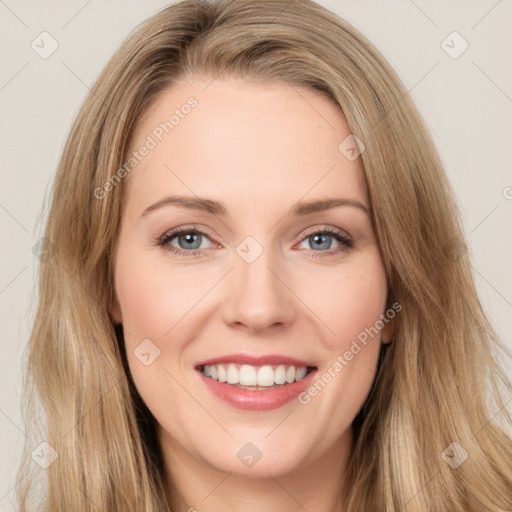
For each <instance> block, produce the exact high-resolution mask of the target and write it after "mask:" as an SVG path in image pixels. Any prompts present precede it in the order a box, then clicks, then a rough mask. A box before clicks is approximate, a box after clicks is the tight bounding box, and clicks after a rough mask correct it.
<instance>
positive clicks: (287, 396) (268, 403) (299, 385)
mask: <svg viewBox="0 0 512 512" xmlns="http://www.w3.org/2000/svg"><path fill="white" fill-rule="evenodd" d="M197 371H198V372H199V374H200V375H201V377H202V379H203V382H204V383H205V385H206V387H207V388H208V389H209V390H210V391H211V392H212V393H213V394H214V395H215V396H217V397H218V398H220V399H221V400H224V402H227V403H228V404H230V405H232V406H233V407H236V408H237V409H244V410H249V411H270V410H272V409H277V408H279V407H282V406H283V405H285V404H286V403H288V402H290V401H291V400H293V399H294V398H296V397H297V396H298V395H299V394H300V393H302V392H303V391H304V390H305V389H306V388H307V387H308V386H310V384H311V380H312V379H313V375H314V374H315V373H316V369H315V370H312V371H310V372H309V373H308V374H307V375H306V376H305V377H304V378H303V379H301V380H299V381H298V382H293V383H291V384H283V385H282V386H279V387H276V388H273V389H269V390H267V391H258V390H251V389H241V388H237V387H236V386H234V385H232V384H227V383H226V382H219V381H217V380H213V379H211V378H210V377H207V376H206V375H205V374H204V373H203V372H202V371H201V370H197Z"/></svg>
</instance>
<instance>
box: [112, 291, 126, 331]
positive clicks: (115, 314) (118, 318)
mask: <svg viewBox="0 0 512 512" xmlns="http://www.w3.org/2000/svg"><path fill="white" fill-rule="evenodd" d="M110 314H111V316H112V318H113V319H114V322H115V323H116V324H121V323H122V322H123V315H122V313H121V306H120V305H119V301H118V300H117V297H116V296H115V295H114V298H113V299H112V304H111V306H110Z"/></svg>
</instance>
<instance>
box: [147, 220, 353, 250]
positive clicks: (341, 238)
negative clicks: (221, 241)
mask: <svg viewBox="0 0 512 512" xmlns="http://www.w3.org/2000/svg"><path fill="white" fill-rule="evenodd" d="M185 234H197V235H201V236H206V237H208V238H209V236H208V234H207V233H205V232H203V231H201V230H199V229H197V228H196V227H192V228H177V229H175V230H171V231H168V232H167V233H164V235H162V236H161V237H160V238H159V239H157V240H156V244H155V245H158V246H160V247H162V248H163V249H165V250H166V251H168V252H171V253H174V254H177V255H179V256H188V257H190V256H200V255H201V254H202V251H204V249H193V250H191V251H185V250H183V249H178V248H176V247H173V246H172V245H169V242H170V241H171V240H172V239H173V238H176V237H178V236H180V235H185ZM318 234H329V235H331V236H332V237H333V238H335V239H336V241H338V242H340V243H341V247H339V248H337V249H334V250H323V251H313V254H311V255H310V256H311V257H312V258H325V257H328V256H334V255H335V254H338V253H343V252H346V251H347V250H348V249H350V248H351V247H353V246H354V242H353V241H352V240H351V239H350V238H348V237H347V236H345V235H344V234H343V233H342V232H341V231H338V230H336V229H333V228H324V229H319V230H317V231H313V232H310V233H308V234H307V235H306V236H305V237H304V238H303V239H302V240H301V242H303V241H304V240H306V239H307V238H309V237H311V236H313V235H318ZM310 250H313V249H310Z"/></svg>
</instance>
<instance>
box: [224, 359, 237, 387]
mask: <svg viewBox="0 0 512 512" xmlns="http://www.w3.org/2000/svg"><path fill="white" fill-rule="evenodd" d="M238 376H239V371H238V368H237V367H236V366H235V365H234V364H233V363H230V364H228V380H227V381H226V382H227V383H228V384H238Z"/></svg>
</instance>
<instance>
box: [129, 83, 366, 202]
mask: <svg viewBox="0 0 512 512" xmlns="http://www.w3.org/2000/svg"><path fill="white" fill-rule="evenodd" d="M349 135H350V128H349V126H348V125H347V123H346V121H345V119H344V117H343V115H342V112H341V109H340V108H339V107H338V106H337V105H335V104H334V103H333V101H331V100H330V99H329V98H326V97H325V96H323V95H321V94H320V93H318V92H316V91H314V90H312V89H309V88H305V87H300V86H297V85H295V84H293V85H292V84H289V83H287V82H284V81H273V82H256V81H249V80H246V79H239V78H231V79H213V80H211V79H210V80H199V79H197V80H193V81H187V82H180V83H177V84H174V85H173V86H172V87H170V88H169V89H167V90H165V91H163V92H162V93H161V94H160V95H159V96H158V98H156V100H155V101H154V102H153V103H152V105H151V106H150V108H149V109H148V110H147V111H146V112H145V114H144V116H143V117H142V118H141V119H140V120H139V122H138V124H137V126H136V129H135V131H134V134H133V137H132V140H131V144H130V148H129V151H128V157H129V156H130V155H133V154H134V152H139V153H142V152H143V153H144V154H145V156H144V157H142V158H140V160H138V161H137V164H136V165H135V166H134V167H133V170H132V171H131V172H130V173H129V176H128V191H127V193H128V202H129V203H134V201H135V202H136V203H137V206H138V208H140V207H141V206H142V204H144V203H148V202H150V201H155V200H158V199H159V198H160V197H162V196H164V195H167V194H171V193H173V194H174V193H176V194H187V195H199V196H209V197H216V198H219V199H221V200H222V201H223V202H225V203H227V204H229V203H231V204H235V203H236V204H238V206H239V207H243V205H244V204H249V205H252V207H254V204H255V203H257V202H259V201H260V202H265V203H266V204H269V203H272V204H274V203H276V202H279V203H281V204H282V205H283V206H291V205H292V204H293V203H295V202H296V201H298V200H300V199H305V200H307V199H314V198H318V197H322V196H326V195H328V196H333V195H342V196H346V197H351V198H352V199H357V200H359V201H361V202H364V203H366V204H367V196H366V186H365V180H364V173H363V170H362V164H361V161H360V159H359V158H358V159H356V160H355V161H350V160H349V159H347V158H346V156H345V155H344V154H343V153H342V152H340V150H339V149H338V146H339V144H340V143H341V142H342V141H343V140H344V139H345V138H346V137H347V136H349ZM145 146H146V147H148V148H150V149H149V150H145V151H140V150H141V148H143V147H145ZM146 206H147V204H146Z"/></svg>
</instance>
